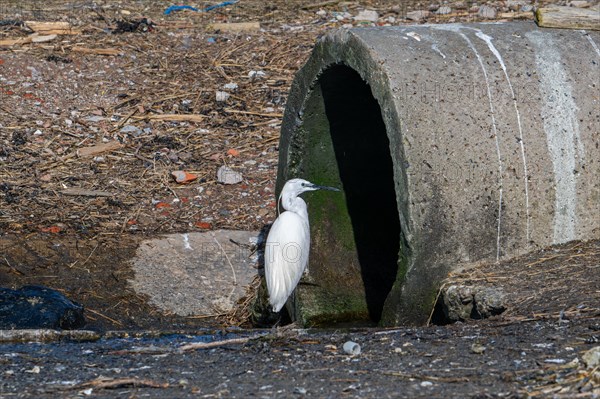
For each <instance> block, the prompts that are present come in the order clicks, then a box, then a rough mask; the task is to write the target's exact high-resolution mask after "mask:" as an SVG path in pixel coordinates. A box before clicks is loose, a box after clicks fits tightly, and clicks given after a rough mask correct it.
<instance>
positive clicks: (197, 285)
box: [130, 230, 258, 316]
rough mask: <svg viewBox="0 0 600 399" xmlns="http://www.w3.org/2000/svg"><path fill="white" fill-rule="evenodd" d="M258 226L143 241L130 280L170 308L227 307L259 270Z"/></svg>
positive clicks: (193, 312) (203, 310)
mask: <svg viewBox="0 0 600 399" xmlns="http://www.w3.org/2000/svg"><path fill="white" fill-rule="evenodd" d="M257 237H258V232H256V231H232V230H216V231H209V232H206V233H185V234H170V235H166V236H164V237H162V238H158V239H152V240H147V241H144V242H142V243H141V244H140V246H139V248H138V250H137V252H136V256H135V258H134V259H133V260H132V268H133V270H134V272H135V278H134V279H133V280H131V281H130V284H131V286H132V287H133V288H134V290H135V291H136V292H137V293H138V294H142V295H146V296H148V297H149V300H150V303H152V304H153V305H155V306H157V307H158V308H159V309H162V310H163V311H165V312H166V313H175V314H177V315H179V316H210V315H216V314H221V313H225V312H228V311H230V310H232V309H233V307H234V306H235V304H236V303H237V301H238V300H239V299H241V298H242V297H244V296H245V294H246V287H248V286H249V285H250V284H251V283H252V280H253V279H254V277H255V276H256V275H257V273H258V272H257V264H258V262H257V256H256V255H255V254H252V250H251V247H252V246H253V244H255V243H256V241H257Z"/></svg>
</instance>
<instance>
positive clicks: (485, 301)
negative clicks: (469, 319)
mask: <svg viewBox="0 0 600 399" xmlns="http://www.w3.org/2000/svg"><path fill="white" fill-rule="evenodd" d="M473 299H474V301H475V314H474V315H473V316H474V317H478V318H481V319H487V318H488V317H491V316H496V315H499V314H500V313H502V312H504V311H505V310H506V295H504V292H502V291H501V290H500V289H497V288H489V287H482V288H476V289H475V295H474V297H473Z"/></svg>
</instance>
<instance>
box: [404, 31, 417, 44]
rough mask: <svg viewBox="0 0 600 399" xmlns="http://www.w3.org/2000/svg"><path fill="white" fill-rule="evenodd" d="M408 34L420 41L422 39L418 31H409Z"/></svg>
mask: <svg viewBox="0 0 600 399" xmlns="http://www.w3.org/2000/svg"><path fill="white" fill-rule="evenodd" d="M406 36H409V37H412V38H413V39H415V40H416V41H418V42H420V41H421V36H419V34H418V33H417V32H408V33H407V34H406Z"/></svg>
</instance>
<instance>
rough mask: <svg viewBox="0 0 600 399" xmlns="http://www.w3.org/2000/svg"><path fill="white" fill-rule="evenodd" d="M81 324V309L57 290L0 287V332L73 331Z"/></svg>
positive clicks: (33, 286) (83, 321)
mask: <svg viewBox="0 0 600 399" xmlns="http://www.w3.org/2000/svg"><path fill="white" fill-rule="evenodd" d="M84 325H85V318H84V317H83V306H81V305H79V304H78V303H75V302H72V301H71V300H69V299H68V298H67V297H65V296H64V295H63V294H61V293H60V292H58V291H55V290H53V289H51V288H47V287H42V286H35V285H28V286H24V287H22V288H20V289H18V290H11V289H8V288H0V330H2V329H5V330H11V329H30V328H52V329H65V330H72V329H76V328H81V327H83V326H84Z"/></svg>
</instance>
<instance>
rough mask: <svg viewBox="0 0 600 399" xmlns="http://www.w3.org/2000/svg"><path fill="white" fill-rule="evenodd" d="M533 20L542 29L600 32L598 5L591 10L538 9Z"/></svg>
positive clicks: (574, 8) (573, 8)
mask: <svg viewBox="0 0 600 399" xmlns="http://www.w3.org/2000/svg"><path fill="white" fill-rule="evenodd" d="M535 20H536V22H537V24H538V26H541V27H544V28H563V29H587V30H600V5H597V6H595V7H591V8H576V7H561V6H550V7H543V8H538V10H537V11H536V13H535Z"/></svg>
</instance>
